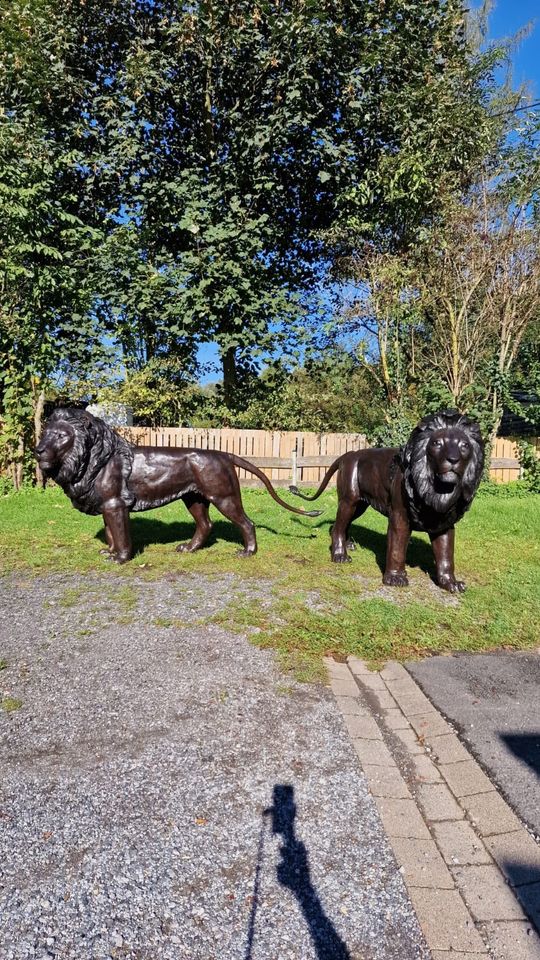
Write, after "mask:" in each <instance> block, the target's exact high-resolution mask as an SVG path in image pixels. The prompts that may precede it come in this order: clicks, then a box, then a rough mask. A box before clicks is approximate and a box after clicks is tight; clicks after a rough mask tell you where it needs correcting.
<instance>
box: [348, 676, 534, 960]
mask: <svg viewBox="0 0 540 960" xmlns="http://www.w3.org/2000/svg"><path fill="white" fill-rule="evenodd" d="M349 663H350V667H351V670H352V673H351V670H349V671H348V673H347V671H346V669H345V670H344V669H343V667H344V666H345V667H346V666H347V665H343V664H338V665H337V667H336V668H335V669H332V670H331V673H330V682H331V685H332V689H333V690H334V692H335V693H336V694H337V698H338V703H339V704H340V706H341V708H342V713H343V716H344V720H345V723H346V725H347V727H348V729H349V732H350V733H351V736H352V739H353V744H354V746H355V749H356V752H357V754H358V757H359V759H360V762H361V764H362V766H363V768H364V773H365V775H366V778H367V781H368V783H369V786H370V790H371V793H372V794H373V796H374V797H375V802H376V805H377V809H378V811H379V814H380V816H381V820H382V822H383V826H384V828H385V831H386V833H387V834H388V837H389V838H390V842H391V844H392V846H393V849H394V854H395V857H396V860H397V861H398V863H399V866H400V869H401V872H402V874H403V877H404V880H405V883H406V885H407V888H408V891H409V895H410V897H411V900H412V902H413V905H414V908H415V910H416V913H417V916H418V919H419V922H420V925H421V927H422V930H423V933H424V935H425V937H426V941H427V943H428V946H429V948H430V950H431V952H432V956H433V960H466V958H469V960H471V958H474V957H476V958H478V957H479V956H481V955H484V956H485V955H486V953H487V952H488V948H487V946H486V944H487V943H489V951H490V956H491V957H492V958H494V960H503V958H504V960H510V958H511V960H540V938H539V937H538V935H537V934H536V932H535V930H534V927H533V926H532V925H531V923H530V920H527V919H526V917H527V916H528V917H529V918H531V917H532V918H533V919H536V921H537V923H538V924H540V846H539V845H538V844H536V842H535V841H534V839H533V838H532V837H531V836H530V834H529V833H528V832H527V831H526V830H525V829H524V828H523V827H522V825H521V823H520V821H519V820H518V818H517V817H516V816H515V814H514V813H513V812H512V811H511V810H510V808H509V807H508V805H507V804H506V803H505V801H504V800H503V799H502V797H500V795H499V794H498V793H497V791H496V790H495V788H494V787H493V784H492V783H491V781H490V780H489V779H488V777H487V776H486V775H485V773H484V772H483V770H482V769H481V768H480V766H479V765H478V764H477V763H476V761H475V760H473V759H472V758H471V756H470V754H469V753H468V751H467V749H466V747H465V746H464V745H463V743H462V742H461V741H460V740H459V738H458V737H457V736H456V734H455V733H454V732H453V731H452V729H451V727H450V726H449V725H448V724H447V722H446V720H445V719H444V718H443V717H441V715H440V714H439V713H438V712H437V711H436V710H435V709H434V707H433V706H432V704H431V703H430V701H429V700H428V698H427V697H426V696H425V695H424V694H423V693H422V691H421V690H420V689H419V688H418V687H417V685H416V683H415V682H414V680H412V678H411V677H410V676H409V674H408V673H407V671H406V670H405V669H404V668H403V667H402V666H401V665H400V664H395V663H389V664H387V665H386V666H385V667H384V669H383V670H382V671H381V672H380V673H379V674H377V673H373V672H371V671H368V670H367V668H366V666H365V664H363V663H362V661H361V660H358V659H357V658H354V659H352V658H351V660H350V661H349ZM353 673H354V675H355V677H356V678H357V682H356V681H355V680H354V679H353ZM357 684H358V685H357ZM354 688H355V689H356V693H353V692H352V691H353V689H354ZM373 704H376V705H378V706H377V707H376V709H375V712H373V711H371V709H370V705H373ZM494 861H495V862H494ZM518 898H520V899H521V903H520V902H519V899H518Z"/></svg>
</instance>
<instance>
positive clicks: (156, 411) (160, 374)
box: [97, 357, 204, 427]
mask: <svg viewBox="0 0 540 960" xmlns="http://www.w3.org/2000/svg"><path fill="white" fill-rule="evenodd" d="M203 397H204V395H203V393H202V391H201V389H200V388H199V387H198V386H197V384H196V383H195V382H194V380H193V377H192V376H190V375H189V373H187V372H186V370H185V369H184V368H183V366H182V364H181V363H180V362H179V361H178V360H176V359H174V358H172V357H169V358H160V357H154V358H153V359H152V360H150V361H149V362H148V363H147V364H146V365H145V366H144V367H143V368H142V369H140V370H135V371H133V372H132V373H130V374H129V375H128V376H127V377H126V379H125V380H123V381H120V382H118V383H116V384H114V385H111V386H107V387H104V388H103V389H101V390H100V391H99V392H98V395H97V399H98V402H100V403H101V402H102V401H105V402H106V401H113V402H117V403H125V404H126V405H127V406H129V407H131V408H132V409H133V414H134V416H135V418H136V419H137V420H139V421H141V422H142V423H144V424H148V425H149V426H152V427H155V426H168V427H177V426H181V425H182V424H184V425H186V424H190V423H191V422H192V421H193V418H194V416H195V415H196V414H197V412H198V411H199V409H200V408H201V407H202V406H203V402H204V401H203Z"/></svg>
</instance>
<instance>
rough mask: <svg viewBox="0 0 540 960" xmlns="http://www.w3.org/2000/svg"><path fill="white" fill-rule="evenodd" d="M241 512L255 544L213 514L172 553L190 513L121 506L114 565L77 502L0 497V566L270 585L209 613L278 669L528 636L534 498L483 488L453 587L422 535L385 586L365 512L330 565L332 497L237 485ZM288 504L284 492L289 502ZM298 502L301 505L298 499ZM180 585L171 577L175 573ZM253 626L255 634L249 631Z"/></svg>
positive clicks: (532, 612)
mask: <svg viewBox="0 0 540 960" xmlns="http://www.w3.org/2000/svg"><path fill="white" fill-rule="evenodd" d="M285 496H286V497H288V496H289V495H288V494H287V493H285ZM243 499H244V505H245V508H246V512H247V513H248V514H249V516H250V517H251V518H252V519H253V521H254V523H255V525H256V528H257V537H258V543H259V553H258V554H257V556H256V557H253V558H250V559H248V560H242V559H239V558H238V557H236V550H237V549H238V548H239V547H240V545H241V544H240V537H239V534H238V531H237V530H236V528H234V527H233V526H232V525H231V524H230V523H229V522H228V521H226V520H224V519H223V518H222V517H221V515H220V514H218V513H217V511H213V519H214V521H215V526H214V530H213V533H212V536H211V539H210V542H209V546H208V547H207V548H205V549H204V550H201V551H199V553H196V554H193V555H188V554H179V553H176V552H175V550H174V546H175V545H176V544H177V543H178V542H181V541H184V540H189V539H190V537H191V533H192V530H193V524H192V522H191V517H190V516H189V514H188V513H187V511H186V510H185V508H184V506H183V504H182V503H177V504H171V505H169V506H167V507H162V508H161V509H160V510H156V511H150V512H148V513H145V514H133V515H132V532H133V539H134V543H135V547H136V550H137V554H136V556H135V558H134V560H133V561H132V562H131V563H129V564H125V565H124V566H122V567H119V566H117V565H116V564H111V563H107V562H106V561H105V560H104V559H103V557H101V556H100V555H99V549H100V548H101V547H102V546H103V524H102V521H101V518H99V517H87V516H85V515H84V514H81V513H79V512H78V511H76V510H74V509H73V508H72V506H71V504H70V502H69V500H68V499H67V498H66V497H65V495H64V494H63V493H62V492H61V491H60V490H59V489H58V488H57V487H48V488H47V489H46V490H45V491H41V490H29V491H25V492H22V493H19V494H16V495H10V496H7V497H3V498H2V499H0V573H8V572H10V571H23V570H24V571H26V572H33V573H34V574H35V575H39V574H41V573H43V574H47V573H52V572H69V573H74V572H79V573H85V572H89V571H93V572H99V573H101V574H103V575H104V576H106V577H109V578H111V582H114V579H115V578H117V577H119V576H121V577H122V578H124V577H128V578H129V577H134V576H135V577H151V578H159V577H160V576H162V575H163V574H165V573H167V574H169V573H177V574H182V573H183V572H190V573H198V574H201V575H207V576H208V577H209V578H210V579H211V578H212V576H213V575H216V574H220V573H224V572H229V573H230V572H233V573H235V574H236V575H237V576H238V577H240V578H254V579H256V580H258V581H265V582H268V594H269V598H270V600H271V603H269V605H268V606H266V605H265V606H261V604H260V601H257V602H253V604H250V603H247V604H244V605H243V606H242V607H240V608H238V606H237V605H235V604H234V603H232V604H231V606H230V608H229V609H228V610H227V611H226V613H225V614H223V615H222V616H221V617H220V619H221V620H222V621H223V622H224V623H226V624H227V626H228V627H229V628H231V627H232V628H236V629H245V628H250V629H251V632H252V636H253V637H254V639H255V640H256V642H258V643H260V644H262V645H268V646H273V647H275V648H277V649H278V650H279V652H280V657H281V659H282V662H283V663H284V665H285V666H287V667H291V668H293V669H294V670H295V671H296V673H297V674H298V675H301V676H305V677H306V678H307V677H308V676H310V675H313V673H314V671H315V673H316V672H317V665H318V664H320V657H321V655H322V654H324V653H329V652H332V653H334V654H335V655H345V654H348V653H354V654H356V655H358V656H362V657H365V658H367V659H369V660H372V661H381V660H386V659H389V658H398V659H402V658H407V657H418V656H424V655H428V654H430V653H435V652H439V653H440V652H449V651H454V650H489V649H493V648H496V647H504V648H505V649H510V648H511V649H514V648H515V649H520V648H527V647H530V646H533V645H535V644H536V645H538V622H539V612H540V579H539V573H538V571H539V554H540V547H539V544H540V497H539V496H537V495H536V496H535V495H533V494H529V495H523V496H516V497H506V496H504V491H502V492H501V494H499V495H492V494H488V493H480V494H479V495H478V496H477V498H476V500H475V501H474V503H473V505H472V508H471V510H470V512H469V513H468V514H466V515H465V517H464V518H463V520H462V521H461V522H460V523H459V525H458V527H457V537H456V540H457V546H456V568H457V572H458V574H459V576H461V577H463V578H464V579H465V580H466V581H467V584H468V589H467V592H466V593H465V594H464V595H462V596H451V595H449V594H447V593H444V592H443V591H441V590H439V589H438V588H436V587H435V586H434V584H433V583H432V581H431V579H430V577H431V575H432V574H433V562H432V555H431V548H430V545H429V541H428V538H427V536H425V535H422V534H415V535H414V536H413V538H412V541H411V544H410V547H409V553H408V557H407V562H408V572H409V578H410V581H411V584H410V586H409V587H407V588H402V589H397V588H388V587H383V585H382V580H381V566H382V563H383V561H384V554H385V544H386V521H385V519H384V518H383V517H381V516H379V514H377V513H375V511H373V510H369V511H368V512H367V513H366V514H365V515H364V517H363V518H362V520H361V521H359V522H357V523H356V524H354V526H353V531H354V537H355V539H356V541H357V543H358V549H357V550H356V552H355V554H354V556H353V562H352V563H350V564H346V565H343V566H341V565H336V564H331V563H330V555H329V550H328V546H329V532H328V530H329V526H330V524H331V523H332V521H333V518H334V516H335V508H336V496H335V493H334V492H332V491H330V492H326V493H325V494H323V496H322V497H321V498H320V500H319V501H318V505H320V507H321V508H322V509H324V514H323V516H321V517H319V518H317V519H304V518H301V517H296V516H294V515H293V514H290V513H288V512H286V511H285V510H282V509H281V508H280V507H278V506H277V504H275V503H274V502H273V501H272V500H271V499H270V497H269V496H268V494H267V493H266V492H265V491H262V490H250V489H247V490H244V491H243ZM290 499H291V500H292V498H290ZM297 502H298V501H297ZM179 583H180V584H181V580H179ZM253 628H256V629H253Z"/></svg>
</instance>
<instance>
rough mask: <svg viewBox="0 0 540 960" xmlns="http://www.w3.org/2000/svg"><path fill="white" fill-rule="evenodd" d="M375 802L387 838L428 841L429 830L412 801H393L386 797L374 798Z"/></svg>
mask: <svg viewBox="0 0 540 960" xmlns="http://www.w3.org/2000/svg"><path fill="white" fill-rule="evenodd" d="M375 802H376V804H377V807H378V810H379V813H380V815H381V820H382V822H383V825H384V829H385V830H386V832H387V834H388V836H389V837H410V838H411V839H415V840H429V830H428V828H427V827H426V825H425V823H424V821H423V819H422V817H421V815H420V813H419V811H418V807H417V806H416V804H415V802H414V800H393V799H390V798H386V797H376V798H375Z"/></svg>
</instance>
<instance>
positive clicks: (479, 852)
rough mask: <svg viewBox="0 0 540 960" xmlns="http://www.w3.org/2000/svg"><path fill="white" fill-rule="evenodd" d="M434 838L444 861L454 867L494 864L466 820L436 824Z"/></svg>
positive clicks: (434, 825)
mask: <svg viewBox="0 0 540 960" xmlns="http://www.w3.org/2000/svg"><path fill="white" fill-rule="evenodd" d="M433 836H434V837H435V839H436V841H437V844H438V846H439V850H440V851H441V853H442V855H443V857H444V859H445V860H446V862H447V863H449V864H452V865H453V866H460V865H461V866H467V865H469V864H476V865H478V864H482V863H493V861H492V859H491V857H490V855H489V853H488V851H487V850H486V848H485V846H484V844H483V843H482V841H481V839H480V838H479V837H478V836H477V834H476V833H475V832H474V830H473V828H472V827H471V825H470V824H469V823H467V822H466V820H457V821H454V822H446V823H434V824H433Z"/></svg>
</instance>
